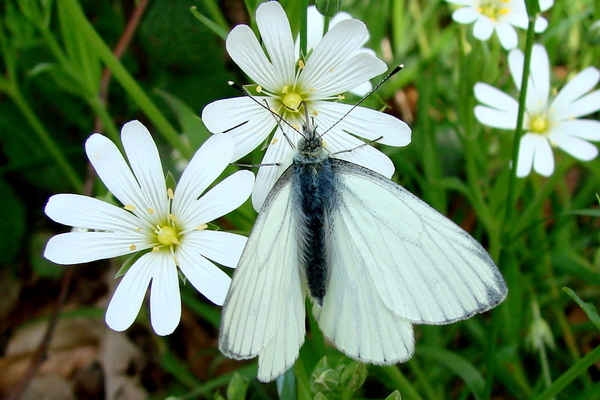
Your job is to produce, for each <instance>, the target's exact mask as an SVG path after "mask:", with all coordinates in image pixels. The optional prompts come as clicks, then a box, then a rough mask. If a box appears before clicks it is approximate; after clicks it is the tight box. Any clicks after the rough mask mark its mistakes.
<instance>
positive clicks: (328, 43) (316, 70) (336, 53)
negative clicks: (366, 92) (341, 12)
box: [298, 19, 387, 98]
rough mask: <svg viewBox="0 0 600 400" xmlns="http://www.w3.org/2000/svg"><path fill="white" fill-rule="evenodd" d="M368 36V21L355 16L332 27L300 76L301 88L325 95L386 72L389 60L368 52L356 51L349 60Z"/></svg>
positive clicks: (350, 87) (319, 95)
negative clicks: (386, 61)
mask: <svg viewBox="0 0 600 400" xmlns="http://www.w3.org/2000/svg"><path fill="white" fill-rule="evenodd" d="M367 35H368V32H367V27H366V26H365V24H363V23H362V22H361V21H358V20H355V19H349V20H345V21H342V22H340V23H339V24H337V25H335V26H334V27H332V28H331V30H330V31H329V32H327V34H326V35H325V37H323V40H321V42H320V43H319V45H318V46H317V47H316V48H315V49H314V52H313V53H312V54H311V56H310V58H309V59H308V60H307V62H306V66H305V67H304V69H303V70H302V73H301V74H300V76H299V78H298V83H299V85H300V87H302V88H304V89H305V90H307V89H311V90H312V89H314V90H315V91H316V92H317V93H318V94H314V96H317V97H320V98H323V97H327V96H331V95H335V94H338V93H341V92H345V91H347V90H350V89H353V88H354V87H356V86H358V85H359V84H362V83H363V82H365V81H367V80H369V79H371V78H372V77H374V76H377V75H379V74H381V73H383V72H385V70H386V69H387V66H386V65H385V63H384V62H383V61H381V60H379V59H378V58H376V57H373V56H371V55H369V54H368V53H364V52H362V53H358V54H355V55H354V56H352V57H351V61H350V60H348V58H349V56H351V55H352V53H353V52H354V51H355V50H356V49H357V48H359V47H360V45H361V44H362V42H363V41H364V38H365V37H366V36H367ZM345 60H346V61H347V62H344V61H345ZM361 76H362V78H361ZM311 96H312V95H311Z"/></svg>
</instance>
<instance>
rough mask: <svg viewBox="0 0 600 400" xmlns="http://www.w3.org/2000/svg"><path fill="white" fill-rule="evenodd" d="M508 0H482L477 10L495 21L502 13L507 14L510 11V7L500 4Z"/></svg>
mask: <svg viewBox="0 0 600 400" xmlns="http://www.w3.org/2000/svg"><path fill="white" fill-rule="evenodd" d="M509 1H510V0H484V1H482V2H481V4H480V5H479V7H477V11H479V12H480V13H481V14H483V15H485V16H486V17H488V18H489V19H491V20H492V21H494V22H495V21H497V20H498V19H499V18H500V17H501V16H502V15H504V14H507V13H508V12H509V11H510V9H508V8H507V7H505V4H502V3H508V2H509Z"/></svg>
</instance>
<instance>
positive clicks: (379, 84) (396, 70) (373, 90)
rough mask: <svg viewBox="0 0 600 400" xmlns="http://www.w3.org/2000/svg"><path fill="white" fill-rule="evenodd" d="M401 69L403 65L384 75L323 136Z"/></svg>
mask: <svg viewBox="0 0 600 400" xmlns="http://www.w3.org/2000/svg"><path fill="white" fill-rule="evenodd" d="M402 68H404V64H400V65H398V66H397V67H396V68H394V69H393V70H392V71H391V72H390V73H389V74H387V75H386V77H385V78H383V79H382V80H381V82H379V83H378V84H377V85H376V86H375V87H374V88H373V89H371V91H370V92H369V93H367V94H366V95H364V96H363V98H362V99H360V100H359V101H358V103H356V104H354V105H353V106H352V107H351V108H350V109H349V110H348V111H346V114H344V115H342V117H341V118H340V119H338V120H337V121H336V122H335V124H333V125H331V126H330V127H329V128H328V129H327V130H326V131H325V132H323V134H322V135H321V136H323V135H325V134H326V133H327V132H329V131H330V130H332V129H333V127H335V126H336V125H337V124H339V123H340V122H341V121H342V120H343V119H344V118H346V117H347V116H348V114H350V113H351V112H352V111H354V109H355V108H356V107H358V106H360V105H361V104H362V102H363V101H365V100H366V99H367V98H368V97H369V96H371V95H372V94H373V93H375V91H376V90H377V89H379V87H380V86H381V85H383V83H384V82H385V81H387V80H388V79H390V78H391V77H392V76H394V75H396V74H397V73H398V72H400V71H401V70H402Z"/></svg>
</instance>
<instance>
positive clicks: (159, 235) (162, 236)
mask: <svg viewBox="0 0 600 400" xmlns="http://www.w3.org/2000/svg"><path fill="white" fill-rule="evenodd" d="M155 233H156V240H158V242H159V243H160V244H163V245H165V246H172V245H174V244H179V240H178V239H177V236H178V233H177V231H176V230H175V228H173V227H171V226H168V225H164V226H159V227H158V229H157V230H156V231H155Z"/></svg>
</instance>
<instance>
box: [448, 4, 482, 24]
mask: <svg viewBox="0 0 600 400" xmlns="http://www.w3.org/2000/svg"><path fill="white" fill-rule="evenodd" d="M480 15H481V14H480V13H478V12H477V11H475V9H474V8H471V7H463V8H459V9H458V10H456V11H454V12H453V13H452V19H453V20H455V21H456V22H458V23H459V24H470V23H472V22H473V21H475V20H476V19H477V18H479V16H480Z"/></svg>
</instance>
